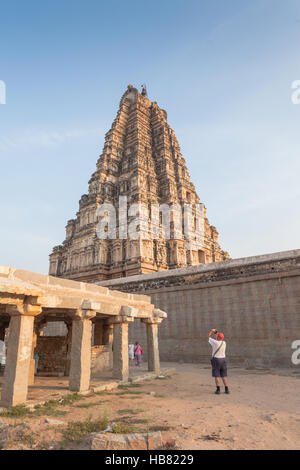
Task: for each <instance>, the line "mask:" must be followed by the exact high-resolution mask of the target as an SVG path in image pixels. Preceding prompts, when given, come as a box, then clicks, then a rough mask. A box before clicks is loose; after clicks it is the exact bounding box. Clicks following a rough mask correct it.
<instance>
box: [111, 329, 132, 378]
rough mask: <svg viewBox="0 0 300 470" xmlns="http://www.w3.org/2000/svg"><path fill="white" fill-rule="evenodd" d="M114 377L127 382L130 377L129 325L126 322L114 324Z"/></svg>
mask: <svg viewBox="0 0 300 470" xmlns="http://www.w3.org/2000/svg"><path fill="white" fill-rule="evenodd" d="M113 377H114V378H115V379H119V380H123V381H125V382H126V381H128V377H129V359H128V323H126V322H122V323H116V324H114V342H113Z"/></svg>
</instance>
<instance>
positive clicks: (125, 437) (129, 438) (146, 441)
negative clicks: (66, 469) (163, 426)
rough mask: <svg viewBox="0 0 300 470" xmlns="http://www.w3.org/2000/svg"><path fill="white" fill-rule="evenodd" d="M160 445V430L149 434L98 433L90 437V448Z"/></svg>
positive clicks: (142, 448)
mask: <svg viewBox="0 0 300 470" xmlns="http://www.w3.org/2000/svg"><path fill="white" fill-rule="evenodd" d="M161 447H162V437H161V433H160V431H158V432H151V433H149V434H113V433H98V434H93V435H91V438H90V448H91V449H92V450H156V449H160V448H161Z"/></svg>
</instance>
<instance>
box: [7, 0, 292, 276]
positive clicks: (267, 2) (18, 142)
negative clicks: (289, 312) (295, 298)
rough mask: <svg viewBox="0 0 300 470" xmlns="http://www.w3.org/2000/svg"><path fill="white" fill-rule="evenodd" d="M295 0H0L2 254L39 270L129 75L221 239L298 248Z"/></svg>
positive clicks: (245, 252)
mask: <svg viewBox="0 0 300 470" xmlns="http://www.w3.org/2000/svg"><path fill="white" fill-rule="evenodd" d="M299 46H300V2H299V0H285V1H284V2H282V1H281V0H226V1H224V0H205V1H204V0H160V1H157V0H152V1H151V2H145V1H142V0H140V1H135V0H127V1H126V2H125V1H117V0H110V1H109V2H108V1H105V2H104V1H102V0H97V1H94V0H85V1H82V0H80V1H79V0H72V1H71V0H60V1H57V0H52V1H51V2H38V1H33V0H27V1H26V2H23V1H21V0H19V1H16V0H11V1H10V2H5V3H4V2H2V4H1V26H0V80H3V81H5V83H6V86H7V98H6V104H5V105H0V163H1V178H0V182H1V184H0V201H1V202H0V204H1V225H0V264H1V265H10V266H14V267H20V268H23V269H28V270H32V271H37V272H41V273H46V272H47V271H48V255H49V253H50V252H51V250H52V247H53V246H54V245H57V244H60V243H61V242H62V241H63V240H64V237H65V224H66V222H67V220H69V219H71V218H73V217H74V216H75V214H76V212H77V210H78V200H79V199H80V197H81V195H82V194H84V193H86V192H87V189H88V180H89V178H90V175H91V173H92V172H93V171H94V170H95V165H96V161H97V158H98V156H99V155H100V154H101V151H102V147H103V143H104V134H105V132H106V131H107V130H108V129H109V128H110V126H111V123H112V121H113V119H114V117H115V115H116V112H117V109H118V105H119V100H120V97H121V95H122V94H123V92H124V90H125V89H126V87H127V85H128V84H129V83H132V84H133V85H134V86H137V87H139V86H140V85H141V83H144V82H146V84H147V87H148V94H149V98H150V99H151V100H152V101H157V102H158V104H159V105H160V106H161V107H162V108H164V109H166V110H167V112H168V121H169V124H170V125H171V127H172V128H173V129H174V131H175V133H176V135H177V138H178V140H179V143H180V145H181V149H182V152H183V156H184V158H185V159H186V162H187V166H188V169H189V172H190V175H191V178H192V181H193V182H194V184H195V186H196V189H197V192H198V194H199V196H200V199H201V201H202V202H204V203H205V205H206V207H207V215H208V218H209V221H210V223H211V224H213V225H215V226H216V227H217V229H218V231H219V234H220V243H221V245H222V247H223V248H224V249H226V250H228V251H229V252H230V254H231V256H232V257H233V258H237V257H243V256H252V255H258V254H264V253H271V252H276V251H282V250H289V249H295V248H299V242H298V240H299V231H300V218H299V199H300V198H299V196H300V187H299V174H300V158H299V153H300V138H299V135H300V105H298V106H297V105H294V104H292V101H291V93H292V91H291V84H292V82H293V81H294V80H299V79H300V47H299Z"/></svg>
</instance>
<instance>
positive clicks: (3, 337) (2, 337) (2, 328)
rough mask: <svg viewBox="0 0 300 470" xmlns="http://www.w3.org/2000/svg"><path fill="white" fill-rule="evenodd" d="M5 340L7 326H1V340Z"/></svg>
mask: <svg viewBox="0 0 300 470" xmlns="http://www.w3.org/2000/svg"><path fill="white" fill-rule="evenodd" d="M4 339H5V325H4V324H2V325H0V340H1V341H4Z"/></svg>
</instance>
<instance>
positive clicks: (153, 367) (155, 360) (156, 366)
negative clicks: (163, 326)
mask: <svg viewBox="0 0 300 470" xmlns="http://www.w3.org/2000/svg"><path fill="white" fill-rule="evenodd" d="M146 328H147V346H148V370H149V371H154V372H155V373H156V374H159V373H160V362H159V349H158V324H157V323H146Z"/></svg>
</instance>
